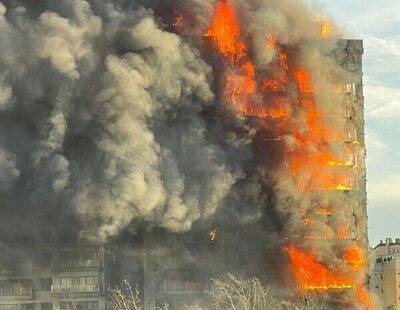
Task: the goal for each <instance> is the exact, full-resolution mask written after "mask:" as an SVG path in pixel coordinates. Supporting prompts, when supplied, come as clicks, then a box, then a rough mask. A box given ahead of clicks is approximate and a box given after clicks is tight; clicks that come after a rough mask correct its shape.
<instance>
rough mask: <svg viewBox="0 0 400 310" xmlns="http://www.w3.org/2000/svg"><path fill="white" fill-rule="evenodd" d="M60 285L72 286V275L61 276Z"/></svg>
mask: <svg viewBox="0 0 400 310" xmlns="http://www.w3.org/2000/svg"><path fill="white" fill-rule="evenodd" d="M60 286H63V287H70V286H72V277H61V278H60Z"/></svg>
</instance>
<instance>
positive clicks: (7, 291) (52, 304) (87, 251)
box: [0, 244, 112, 310]
mask: <svg viewBox="0 0 400 310" xmlns="http://www.w3.org/2000/svg"><path fill="white" fill-rule="evenodd" d="M106 261H107V251H106V249H105V247H99V246H88V245H79V244H78V245H77V244H74V245H70V246H66V245H64V246H57V245H50V244H47V245H40V246H39V247H38V249H37V250H34V251H30V252H29V255H26V257H19V258H18V259H17V260H16V261H10V262H5V263H3V264H2V266H0V310H52V309H54V310H59V309H79V310H104V309H105V289H106V273H107V268H106ZM111 265H112V264H111ZM72 306H73V307H72ZM71 307H72V308H71Z"/></svg>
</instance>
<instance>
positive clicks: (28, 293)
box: [0, 287, 33, 300]
mask: <svg viewBox="0 0 400 310" xmlns="http://www.w3.org/2000/svg"><path fill="white" fill-rule="evenodd" d="M0 291H1V290H0ZM32 298H33V294H32V287H13V289H12V293H10V294H5V293H4V292H3V291H1V294H0V300H16V299H18V300H20V299H32Z"/></svg>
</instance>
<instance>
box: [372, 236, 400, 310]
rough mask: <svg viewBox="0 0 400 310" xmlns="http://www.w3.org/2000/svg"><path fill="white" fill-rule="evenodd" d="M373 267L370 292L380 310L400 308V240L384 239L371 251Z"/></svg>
mask: <svg viewBox="0 0 400 310" xmlns="http://www.w3.org/2000/svg"><path fill="white" fill-rule="evenodd" d="M371 254H372V257H373V266H372V272H371V290H372V291H373V292H374V293H375V295H376V296H378V298H379V301H380V303H381V308H383V309H386V308H389V307H393V306H395V307H396V309H399V308H400V238H396V239H395V240H394V241H393V240H392V238H386V240H385V241H383V240H381V242H380V243H379V244H378V245H377V246H376V247H375V248H373V249H372V250H371Z"/></svg>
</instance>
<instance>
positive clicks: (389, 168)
mask: <svg viewBox="0 0 400 310" xmlns="http://www.w3.org/2000/svg"><path fill="white" fill-rule="evenodd" d="M310 2H311V3H313V4H314V5H318V6H323V7H325V9H326V10H327V11H328V12H329V13H330V14H331V15H332V16H333V17H334V19H335V20H336V22H337V24H338V25H339V27H340V28H341V29H342V30H343V31H344V34H345V35H344V37H345V38H350V39H363V40H364V61H363V71H364V95H365V131H366V141H367V190H368V223H369V231H368V234H369V241H370V246H375V245H377V244H378V243H379V240H383V239H385V238H386V237H392V238H396V237H399V238H400V164H399V162H400V138H399V136H400V1H399V0H380V1H373V0H334V1H332V0H325V1H310Z"/></svg>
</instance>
